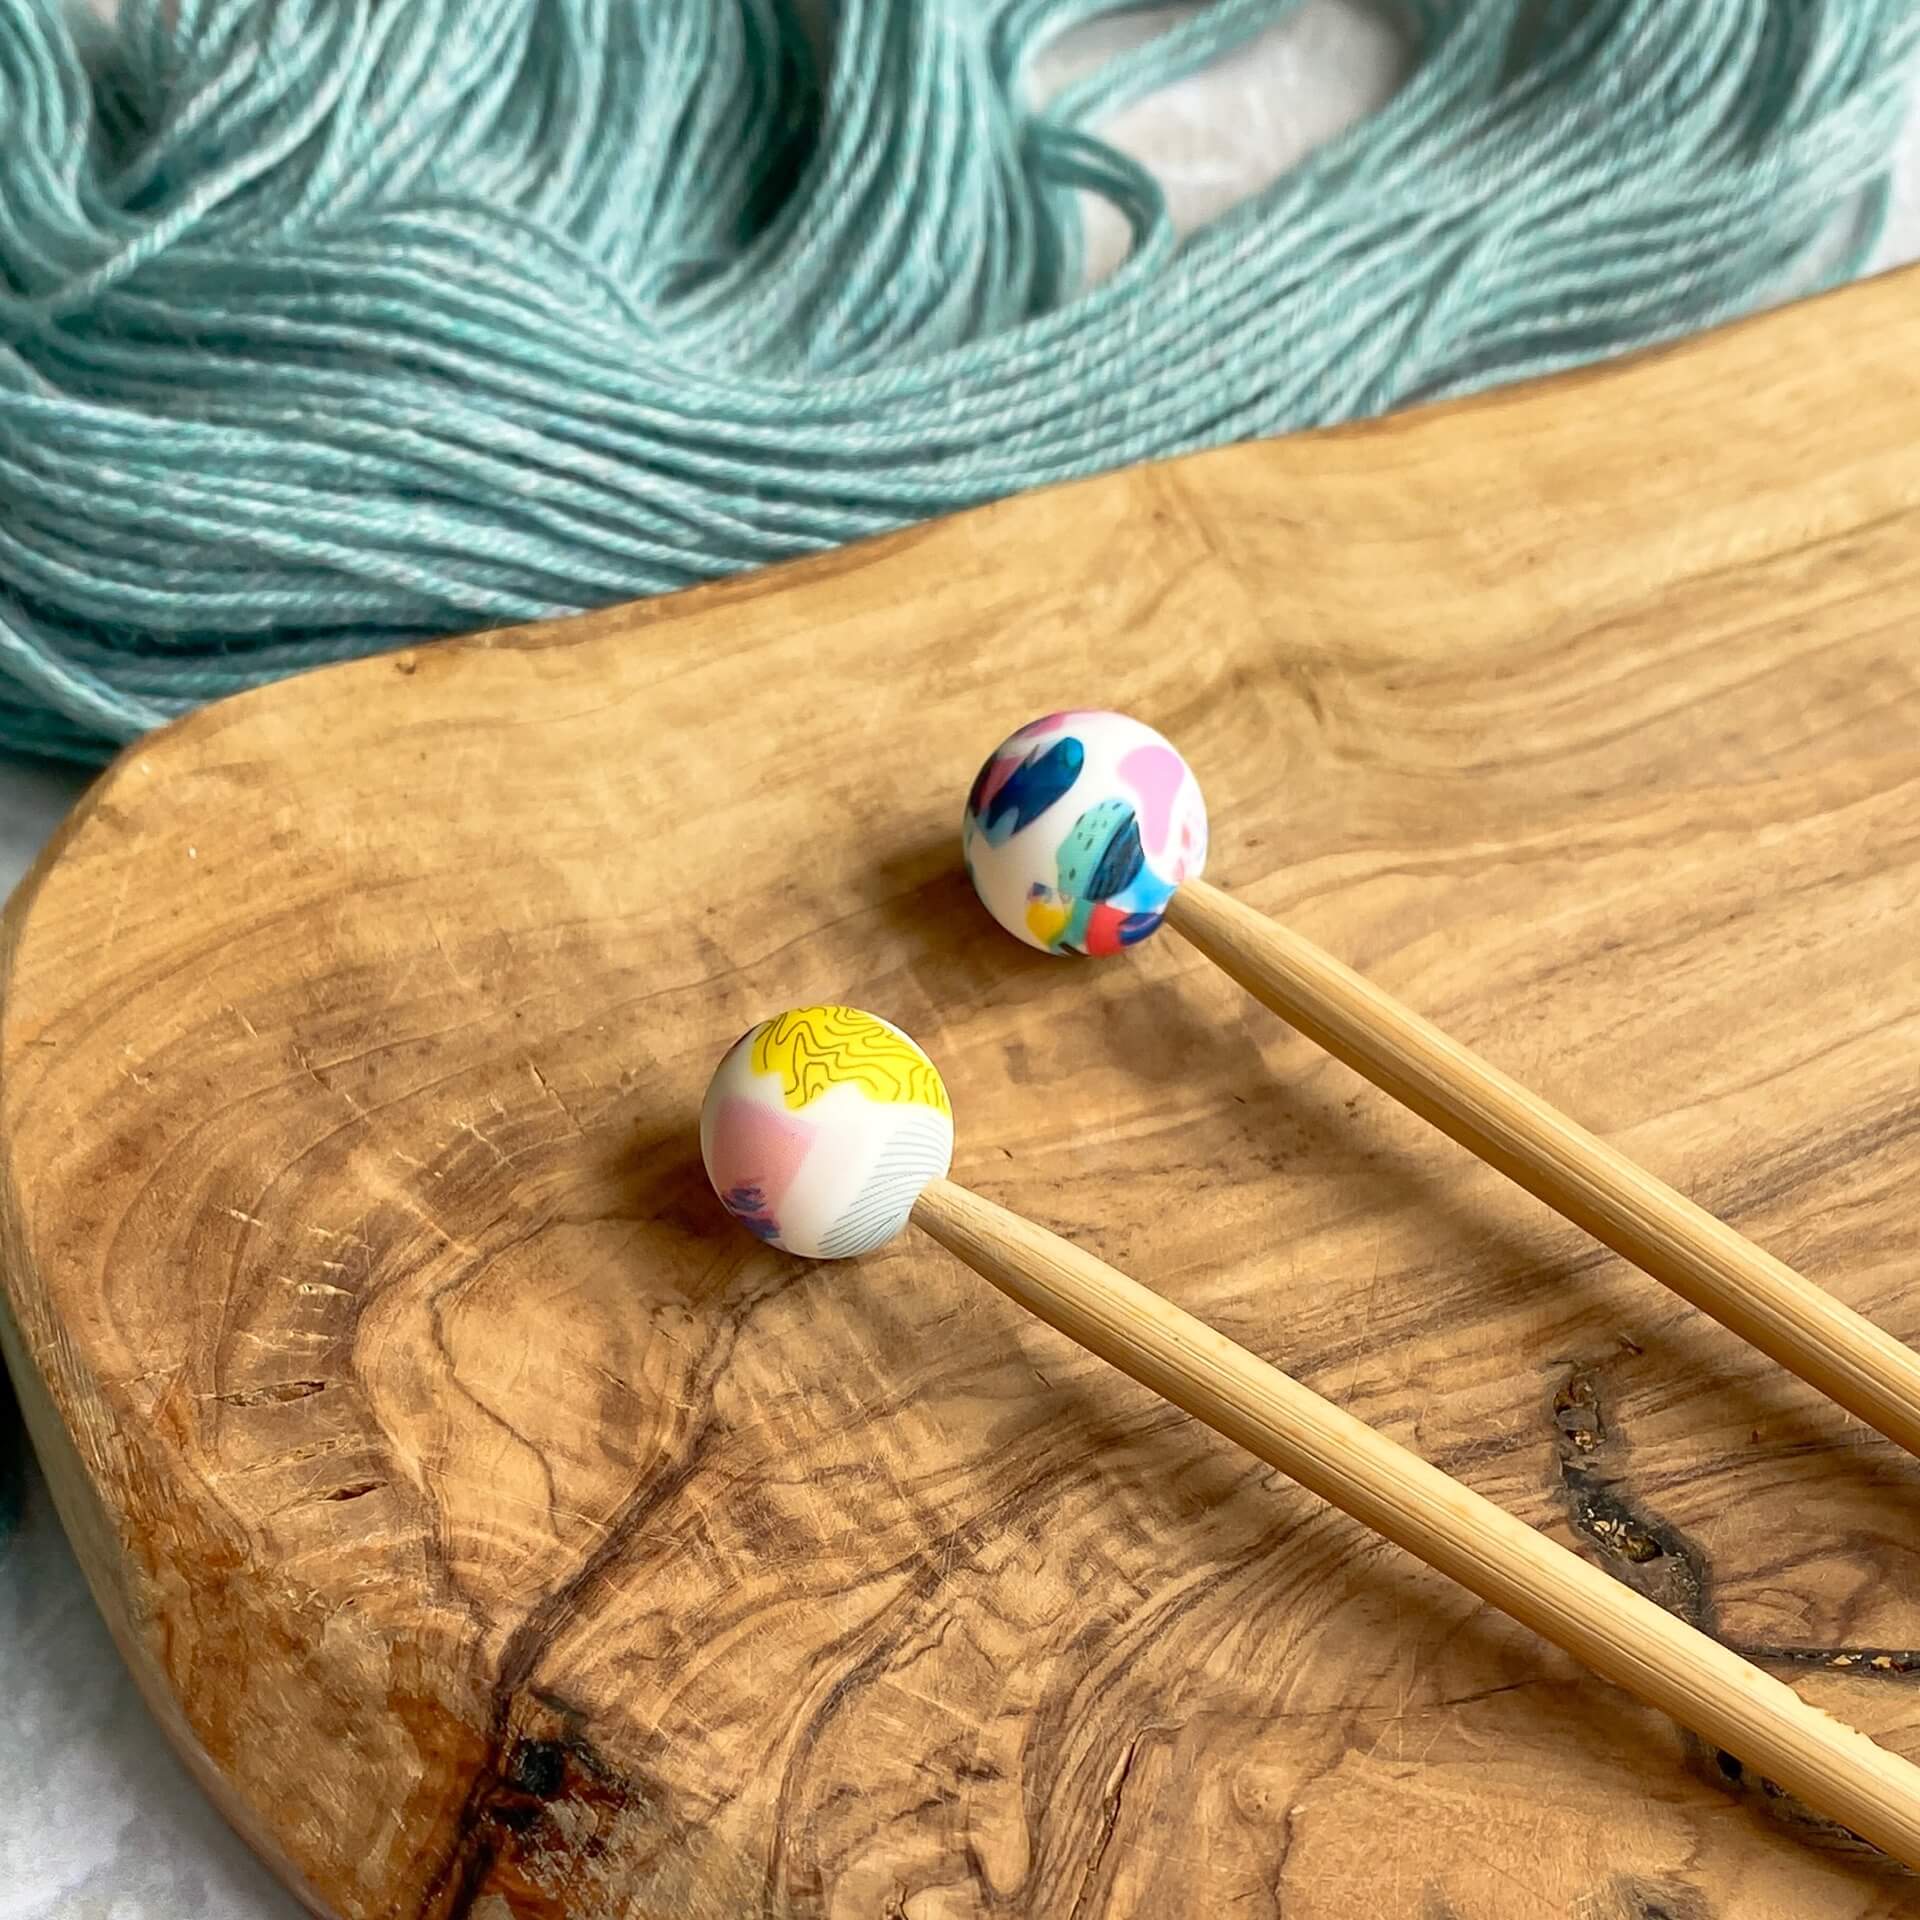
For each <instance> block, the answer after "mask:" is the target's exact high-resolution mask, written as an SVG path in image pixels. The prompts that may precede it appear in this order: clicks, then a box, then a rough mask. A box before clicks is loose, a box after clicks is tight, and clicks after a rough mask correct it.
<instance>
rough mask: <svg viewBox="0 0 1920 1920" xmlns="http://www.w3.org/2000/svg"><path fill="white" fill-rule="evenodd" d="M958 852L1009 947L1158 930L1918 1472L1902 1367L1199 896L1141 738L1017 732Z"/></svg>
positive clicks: (1384, 1008) (1049, 729)
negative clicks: (1790, 1375) (1908, 1459)
mask: <svg viewBox="0 0 1920 1920" xmlns="http://www.w3.org/2000/svg"><path fill="white" fill-rule="evenodd" d="M966 847H967V863H968V870H969V872H970V873H971V874H972V875H973V879H974V884H975V886H976V888H977V889H978V891H979V893H980V896H981V898H982V900H983V901H985V903H986V905H987V907H988V909H989V910H990V911H991V912H992V914H993V915H994V917H995V918H996V919H997V920H999V921H1000V923H1001V924H1002V925H1003V926H1005V927H1006V928H1007V929H1008V930H1009V931H1010V932H1013V933H1015V934H1018V935H1019V936H1020V937H1021V938H1022V939H1024V940H1026V941H1028V942H1029V943H1030V944H1032V945H1035V946H1040V947H1045V948H1048V949H1049V950H1051V951H1055V952H1059V951H1063V950H1064V951H1076V952H1086V953H1102V952H1111V951H1114V950H1116V949H1117V948H1119V947H1121V946H1126V945H1131V944H1133V943H1134V942H1136V941H1138V940H1141V939H1144V938H1145V937H1146V936H1147V935H1148V934H1149V933H1151V932H1152V931H1153V930H1154V929H1155V928H1156V927H1157V926H1159V925H1160V924H1161V922H1162V920H1163V919H1164V921H1165V923H1166V924H1167V925H1168V926H1170V927H1172V928H1173V929H1174V930H1175V931H1176V932H1177V933H1179V934H1181V935H1182V936H1183V937H1184V938H1185V939H1187V940H1188V941H1189V942H1190V943H1191V944H1192V945H1194V946H1195V947H1197V948H1198V949H1199V950H1200V951H1201V952H1202V953H1203V954H1205V955H1206V956H1207V958H1208V959H1209V960H1211V961H1213V962H1214V963H1215V964H1216V965H1217V966H1219V967H1220V968H1222V969H1223V970H1224V971H1225V972H1226V973H1228V974H1230V975H1231V976H1232V977H1233V978H1234V979H1235V980H1237V981H1239V983H1240V984H1241V985H1242V986H1243V987H1245V988H1246V989H1247V990H1248V991H1249V992H1250V993H1252V994H1253V995H1254V996H1255V997H1256V998H1257V999H1259V1000H1261V1001H1262V1002H1264V1003H1265V1004H1266V1005H1267V1006H1269V1007H1271V1008H1272V1009H1273V1011H1274V1012H1275V1013H1277V1014H1279V1015H1280V1017H1281V1018H1282V1019H1283V1020H1285V1021H1287V1022H1288V1023H1289V1024H1290V1025H1292V1026H1294V1027H1297V1028H1298V1029H1299V1030H1300V1031H1301V1032H1302V1033H1304V1034H1305V1035H1306V1036H1307V1037H1308V1038H1309V1039H1310V1040H1312V1041H1314V1042H1315V1043H1316V1044H1317V1045H1319V1046H1321V1047H1323V1048H1325V1049H1326V1051H1327V1052H1329V1053H1331V1054H1333V1055H1334V1056H1335V1057H1336V1058H1337V1059H1340V1060H1343V1061H1345V1062H1346V1064H1347V1065H1348V1066H1350V1067H1352V1068H1353V1069H1354V1070H1355V1071H1356V1072H1358V1073H1360V1074H1363V1075H1364V1076H1365V1077H1366V1078H1367V1079H1369V1080H1371V1081H1372V1082H1373V1084H1374V1085H1375V1086H1376V1087H1378V1088H1380V1090H1381V1091H1382V1092H1383V1093H1387V1094H1390V1095H1391V1096H1392V1097H1393V1098H1394V1099H1396V1100H1398V1101H1400V1102H1401V1103H1402V1104H1403V1105H1405V1106H1407V1107H1410V1108H1411V1109H1412V1110H1413V1111H1414V1112H1415V1113H1417V1114H1419V1115H1420V1116H1421V1117H1422V1118H1423V1119H1425V1120H1428V1121H1430V1122H1431V1123H1432V1124H1433V1125H1434V1126H1436V1127H1438V1128H1439V1129H1440V1130H1441V1132H1443V1133H1445V1134H1447V1135H1448V1136H1449V1137H1450V1138H1452V1139H1454V1140H1456V1141H1458V1142H1459V1144H1460V1145H1461V1146H1463V1147H1465V1148H1466V1149H1467V1150H1468V1151H1469V1152H1471V1153H1474V1154H1477V1155H1478V1156H1479V1157H1480V1158H1481V1159H1482V1160H1484V1161H1486V1162H1487V1164H1488V1165H1489V1166H1492V1167H1497V1168H1498V1169H1499V1170H1500V1172H1502V1173H1504V1174H1505V1175H1506V1176H1507V1177H1508V1178H1509V1179H1511V1180H1514V1181H1516V1182H1518V1184H1519V1185H1521V1186H1523V1187H1525V1188H1526V1189H1527V1191H1528V1192H1529V1193H1532V1194H1534V1195H1535V1196H1536V1197H1537V1198H1539V1199H1541V1200H1544V1201H1545V1202H1546V1203H1547V1205H1548V1206H1550V1207H1552V1208H1553V1209H1554V1210H1555V1211H1556V1212H1558V1213H1560V1214H1563V1215H1564V1216H1565V1217H1566V1218H1567V1219H1569V1220H1571V1221H1573V1222H1574V1223H1575V1224H1576V1225H1578V1226H1580V1227H1583V1228H1585V1229H1586V1231H1587V1232H1589V1233H1591V1234H1592V1235H1593V1236H1594V1237H1595V1238H1596V1239H1598V1240H1601V1241H1603V1242H1605V1244H1606V1245H1608V1246H1609V1247H1611V1248H1613V1249H1614V1251H1615V1252H1616V1253H1620V1254H1624V1255H1625V1256H1626V1258H1627V1259H1629V1260H1631V1261H1632V1262H1633V1263H1634V1264H1635V1265H1636V1266H1638V1267H1641V1268H1643V1269H1644V1270H1645V1271H1646V1272H1648V1273H1650V1274H1652V1275H1653V1277H1654V1278H1655V1279H1656V1280H1659V1281H1662V1282H1664V1284H1665V1285H1667V1286H1669V1287H1671V1288H1672V1289H1673V1291H1674V1292H1675V1293H1677V1294H1679V1295H1680V1297H1681V1298H1682V1299H1684V1300H1687V1301H1689V1302H1690V1303H1691V1304H1692V1305H1694V1306H1696V1307H1698V1308H1699V1309H1700V1310H1701V1311H1702V1312H1703V1313H1708V1314H1711V1315H1712V1316H1713V1318H1714V1319H1716V1320H1718V1321H1719V1322H1720V1323H1721V1324H1722V1325H1723V1326H1726V1327H1729V1328H1731V1329H1732V1330H1733V1332H1735V1333H1737V1334H1738V1335H1739V1336H1740V1337H1741V1338H1742V1339H1743V1340H1747V1341H1749V1342H1751V1344H1752V1345H1754V1346H1755V1347H1757V1348H1759V1350H1760V1351H1761V1352H1762V1353H1764V1354H1766V1355H1767V1356H1768V1357H1769V1358H1770V1359H1773V1360H1776V1361H1778V1362H1779V1363H1780V1364H1781V1365H1782V1366H1783V1367H1786V1368H1788V1369H1789V1370H1790V1371H1791V1372H1794V1373H1797V1374H1798V1375H1799V1376H1800V1377H1801V1378H1802V1379H1803V1380H1805V1381H1807V1382H1808V1383H1809V1384H1811V1385H1812V1386H1814V1387H1816V1388H1818V1389H1819V1391H1820V1392H1822V1393H1823V1394H1825V1395H1827V1396H1828V1398H1830V1399H1832V1400H1834V1401H1836V1402H1837V1403H1838V1404H1839V1405H1840V1406H1842V1407H1845V1408H1846V1409H1847V1411H1848V1412H1849V1413H1854V1414H1857V1415H1858V1416H1859V1417H1860V1418H1861V1419H1862V1420H1865V1421H1866V1422H1867V1423H1868V1424H1869V1425H1871V1426H1874V1427H1877V1428H1878V1429H1879V1430H1880V1432H1882V1433H1884V1434H1885V1435H1886V1436H1887V1438H1888V1439H1890V1440H1893V1441H1895V1442H1897V1443H1898V1444H1899V1445H1900V1446H1903V1447H1905V1448H1906V1449H1907V1451H1908V1452H1909V1453H1913V1454H1920V1355H1916V1354H1915V1353H1914V1352H1913V1351H1912V1349H1910V1348H1908V1347H1906V1346H1904V1345H1902V1344H1901V1343H1900V1342H1899V1341H1898V1340H1896V1339H1894V1338H1893V1337H1892V1336H1891V1335H1890V1334H1888V1333H1885V1332H1883V1331H1882V1330H1881V1329H1880V1328H1879V1327H1876V1326H1875V1325H1874V1324H1873V1323H1872V1322H1871V1321H1870V1320H1868V1319H1866V1318H1865V1317H1864V1316H1862V1315H1861V1314H1858V1313H1856V1312H1855V1311H1854V1310H1853V1309H1852V1308H1851V1307H1849V1306H1846V1305H1844V1304H1843V1303H1842V1302H1841V1301H1839V1300H1836V1299H1835V1298H1834V1297H1833V1296H1832V1295H1831V1294H1829V1293H1827V1292H1825V1291H1824V1290H1823V1289H1822V1288H1820V1287H1817V1286H1815V1285H1814V1284H1813V1282H1812V1281H1810V1280H1808V1279H1806V1278H1805V1277H1804V1276H1802V1275H1801V1274H1798V1273H1796V1272H1795V1271H1794V1270H1793V1269H1792V1268H1791V1267H1789V1266H1788V1265H1787V1264H1786V1263H1785V1262H1784V1261H1781V1260H1777V1259H1775V1258H1774V1257H1773V1255H1771V1254H1769V1253H1766V1252H1764V1251H1762V1249H1760V1248H1759V1247H1756V1246H1755V1245H1754V1244H1753V1243H1752V1241H1750V1240H1748V1239H1746V1238H1745V1237H1744V1236H1743V1235H1741V1234H1739V1233H1736V1232H1735V1231H1734V1230H1733V1228H1731V1227H1730V1226H1728V1225H1727V1224H1726V1223H1725V1222H1724V1221H1723V1220H1719V1219H1716V1218H1715V1217H1714V1215H1712V1214H1710V1213H1708V1212H1707V1211H1706V1209H1705V1208H1703V1207H1700V1206H1697V1205H1695V1203H1694V1202H1693V1201H1691V1200H1688V1199H1686V1198H1685V1197H1684V1196H1683V1195H1681V1194H1679V1193H1676V1192H1675V1191H1674V1190H1673V1188H1671V1187H1670V1186H1668V1185H1667V1184H1666V1183H1665V1182H1664V1181H1662V1180H1659V1179H1656V1178H1655V1177H1654V1175H1652V1174H1651V1173H1649V1172H1647V1170H1646V1169H1645V1168H1644V1167H1641V1166H1639V1165H1637V1164H1636V1163H1635V1162H1634V1161H1632V1160H1630V1159H1629V1158H1628V1157H1627V1156H1626V1155H1625V1154H1624V1153H1621V1152H1620V1151H1619V1150H1618V1148H1615V1147H1611V1146H1609V1145H1608V1144H1607V1143H1606V1142H1605V1141H1604V1140H1601V1139H1599V1138H1598V1137H1596V1136H1595V1135H1594V1134H1591V1133H1589V1132H1588V1131H1587V1130H1586V1129H1585V1128H1584V1127H1582V1126H1579V1125H1578V1124H1576V1123H1575V1122H1574V1121H1572V1120H1570V1119H1568V1118H1567V1117H1566V1115H1564V1114H1562V1113H1560V1112H1558V1111H1556V1110H1555V1109H1554V1108H1553V1107H1551V1106H1550V1105H1548V1103H1547V1102H1546V1101H1544V1100H1542V1099H1541V1098H1540V1097H1539V1096H1538V1095H1537V1094H1532V1093H1529V1092H1528V1091H1527V1090H1526V1088H1524V1087H1522V1086H1521V1085H1519V1083H1518V1082H1517V1081H1514V1080H1511V1079H1509V1078H1508V1077H1507V1075H1505V1074H1504V1073H1502V1072H1500V1070H1499V1069H1498V1068H1497V1067H1493V1066H1490V1065H1489V1064H1488V1063H1487V1062H1486V1061H1484V1060H1482V1059H1481V1058H1480V1057H1479V1056H1478V1055H1477V1054H1475V1053H1472V1052H1470V1051H1469V1050H1468V1049H1467V1048H1466V1047H1463V1046H1461V1045H1459V1044H1458V1043H1457V1042H1456V1041H1453V1040H1450V1039H1448V1038H1447V1036H1446V1035H1445V1034H1444V1033H1442V1032H1441V1031H1440V1029H1439V1028H1438V1027H1436V1026H1434V1025H1433V1024H1432V1023H1431V1022H1430V1021H1427V1020H1424V1019H1422V1018H1421V1017H1420V1016H1419V1015H1418V1014H1416V1013H1413V1012H1411V1011H1410V1010H1409V1009H1408V1008H1406V1007H1403V1006H1402V1005H1401V1004H1400V1003H1399V1002H1398V1001H1397V1000H1395V999H1394V998H1393V997H1392V996H1391V995H1390V994H1387V993H1383V992H1382V991H1381V990H1380V989H1379V988H1378V987H1376V986H1373V985H1372V984H1371V983H1370V982H1368V981H1367V980H1365V979H1363V978H1362V977H1361V976H1360V975H1359V974H1357V973H1355V972H1354V971H1353V970H1352V969H1351V968H1349V967H1346V966H1343V965H1342V964H1341V963H1340V962H1339V961H1338V960H1336V959H1334V958H1333V956H1332V955H1331V954H1328V953H1324V952H1322V951H1321V949H1320V948H1319V947H1317V946H1315V945H1314V944H1313V942H1312V941H1310V940H1307V939H1305V938H1303V937H1302V936H1301V935H1299V934H1297V933H1294V932H1291V931H1289V930H1288V929H1287V928H1286V927H1283V926H1281V925H1279V924H1278V923H1277V922H1275V921H1273V920H1270V919H1268V918H1267V917H1266V916H1265V915H1263V914H1260V913H1258V912H1256V911H1255V910H1254V909H1253V908H1251V907H1248V906H1246V905H1245V904H1243V903H1242V902H1240V901H1238V900H1234V899H1232V898H1231V897H1229V896H1228V895H1227V894H1224V893H1222V892H1221V891H1220V890H1219V888H1217V887H1213V886H1210V885H1208V884H1207V882H1206V881H1204V880H1202V879H1200V878H1199V877H1198V874H1199V868H1200V865H1201V863H1202V862H1203V860H1204V859H1205V855H1206V812H1205V806H1204V803H1203V802H1202V800H1201V797H1200V790H1199V786H1198V784H1197V783H1196V782H1195V780H1194V778H1193V775H1192V773H1191V771H1190V770H1189V769H1188V768H1187V766H1186V763H1185V762H1184V761H1182V760H1181V759H1180V756H1179V755H1178V754H1177V753H1176V752H1175V751H1174V749H1173V748H1172V747H1171V746H1170V745H1168V743H1167V742H1166V741H1164V740H1163V739H1161V737H1160V736H1159V735H1158V734H1157V733H1154V732H1153V731H1152V730H1151V729H1150V728H1147V727H1144V726H1142V725H1141V724H1140V723H1139V722H1138V721H1135V720H1129V719H1127V718H1126V717H1125V716H1124V715H1121V714H1096V713H1073V714H1055V715H1051V716H1049V717H1048V718H1047V719H1045V720H1041V721H1035V722H1034V723H1033V724H1032V725H1031V726H1029V727H1024V728H1022V729H1021V730H1020V732H1018V733H1016V734H1014V735H1013V736H1012V738H1011V739H1010V740H1008V741H1007V742H1006V744H1005V745H1004V746H1002V747H1001V748H1000V749H998V751H997V752H996V753H995V754H994V755H993V756H992V757H991V758H989V760H988V761H987V764H986V766H985V767H983V768H982V769H981V772H980V775H979V777H978V778H977V779H976V780H975V782H974V787H973V792H972V793H971V795H970V796H969V798H968V802H967V815H966Z"/></svg>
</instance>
